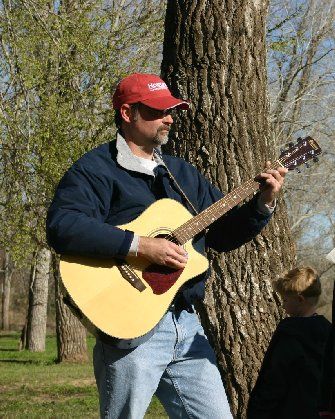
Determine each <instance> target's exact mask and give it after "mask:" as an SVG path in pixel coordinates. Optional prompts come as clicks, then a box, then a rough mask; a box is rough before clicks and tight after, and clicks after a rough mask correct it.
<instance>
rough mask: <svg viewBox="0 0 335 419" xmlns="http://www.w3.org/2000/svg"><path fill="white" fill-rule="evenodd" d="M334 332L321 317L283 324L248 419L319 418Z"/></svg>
mask: <svg viewBox="0 0 335 419" xmlns="http://www.w3.org/2000/svg"><path fill="white" fill-rule="evenodd" d="M330 330H331V323H330V322H329V321H328V320H326V319H325V318H324V317H323V316H319V315H315V316H311V317H288V318H286V319H284V320H282V321H281V322H280V323H279V325H278V327H277V329H276V331H275V333H274V335H273V337H272V339H271V342H270V345H269V347H268V350H267V352H266V354H265V357H264V360H263V364H262V367H261V369H260V372H259V376H258V379H257V381H256V384H255V387H254V389H253V391H252V393H251V396H250V400H249V407H248V416H247V417H248V419H316V418H319V414H318V411H319V409H318V407H319V401H320V400H319V399H320V386H321V377H322V372H323V363H324V357H325V349H326V343H327V340H328V338H329V334H330Z"/></svg>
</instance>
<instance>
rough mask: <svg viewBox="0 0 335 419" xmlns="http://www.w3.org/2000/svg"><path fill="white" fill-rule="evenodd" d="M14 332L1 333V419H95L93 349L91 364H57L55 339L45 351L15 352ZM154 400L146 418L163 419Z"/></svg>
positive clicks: (49, 339) (91, 343)
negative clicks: (41, 418) (75, 418)
mask: <svg viewBox="0 0 335 419" xmlns="http://www.w3.org/2000/svg"><path fill="white" fill-rule="evenodd" d="M18 341H19V335H18V334H17V333H2V334H0V394H1V397H0V398H1V402H0V418H40V417H43V419H44V418H68V417H69V418H70V417H71V418H74V417H77V418H98V417H99V414H98V412H99V404H98V394H97V390H96V386H95V381H94V375H93V367H92V349H93V346H94V338H92V337H89V338H88V341H87V342H88V347H89V354H90V362H89V363H85V364H68V363H66V364H64V363H63V364H56V363H55V359H56V354H57V349H56V338H55V337H54V336H48V337H47V341H46V351H45V352H43V353H36V352H35V353H34V352H29V351H18ZM166 417H167V416H166V414H165V412H164V409H163V407H162V406H161V404H160V403H159V401H158V400H157V399H156V398H154V399H153V400H152V403H151V405H150V407H149V409H148V411H147V414H146V415H145V418H146V419H155V418H166Z"/></svg>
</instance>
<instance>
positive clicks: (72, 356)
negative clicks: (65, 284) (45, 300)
mask: <svg viewBox="0 0 335 419" xmlns="http://www.w3.org/2000/svg"><path fill="white" fill-rule="evenodd" d="M53 272H54V278H55V298H56V332H57V352H58V359H57V360H58V362H63V361H68V362H85V361H87V360H88V355H87V343H86V329H85V328H84V326H83V325H82V324H81V323H80V321H79V320H78V319H77V318H76V317H75V316H74V315H73V314H72V312H71V311H70V309H69V308H68V307H67V306H66V304H65V303H64V301H63V294H62V286H61V277H60V272H59V259H58V257H57V256H56V255H53Z"/></svg>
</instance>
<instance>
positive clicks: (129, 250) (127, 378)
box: [47, 74, 287, 419]
mask: <svg viewBox="0 0 335 419" xmlns="http://www.w3.org/2000/svg"><path fill="white" fill-rule="evenodd" d="M113 107H114V110H115V122H116V125H117V127H118V133H117V136H116V140H115V141H111V142H110V143H108V144H103V145H101V146H99V147H97V148H96V149H94V150H91V151H90V152H88V153H86V154H85V155H84V156H83V157H82V158H81V159H79V160H78V161H77V162H76V163H75V164H74V165H73V166H72V167H71V168H70V169H69V170H68V172H67V173H66V174H65V176H64V177H63V179H62V180H61V182H60V184H59V186H58V188H57V191H56V193H55V197H54V200H53V202H52V204H51V206H50V210H49V213H48V220H47V234H48V240H49V243H50V245H51V246H52V247H53V248H54V249H55V250H56V251H57V252H58V253H61V254H62V255H81V256H85V257H91V258H97V259H104V260H106V259H115V258H116V259H119V260H124V258H126V257H129V256H131V257H134V258H145V259H147V260H148V261H150V262H151V263H153V264H157V265H160V266H163V267H164V268H172V269H174V270H182V269H184V268H185V267H186V265H187V262H188V255H187V254H186V252H185V249H184V247H183V246H181V245H179V244H178V242H177V243H176V242H173V241H170V240H167V239H166V238H164V237H147V236H143V235H140V234H137V233H136V232H134V231H130V230H127V229H126V230H123V229H120V228H118V227H116V226H118V225H122V224H126V223H129V222H130V221H132V220H134V219H136V218H137V217H138V216H140V215H141V214H142V213H143V211H144V210H145V209H146V208H148V207H149V206H150V205H151V204H153V203H154V202H156V201H157V200H159V199H162V198H171V199H173V200H175V201H178V202H180V203H181V204H182V205H183V206H185V207H186V208H187V209H188V210H189V211H190V212H191V213H192V214H193V215H194V211H197V212H200V211H204V210H205V209H206V208H208V207H209V206H210V205H212V204H213V203H214V202H216V201H218V200H219V199H221V198H222V197H223V194H222V193H221V192H220V191H219V190H218V189H217V188H215V187H214V186H212V185H211V184H210V183H209V182H208V181H207V180H206V179H205V178H204V177H203V176H202V175H201V174H200V173H199V172H198V171H197V170H196V169H195V168H194V167H193V166H191V165H190V164H189V163H187V162H185V161H184V160H182V159H180V158H176V157H172V156H167V155H162V154H161V152H160V146H161V145H163V144H165V143H166V142H167V140H168V135H169V130H170V128H171V125H172V124H173V116H172V115H173V112H176V111H180V110H187V109H188V108H189V104H188V102H186V101H184V100H182V99H178V98H175V97H174V96H172V94H171V92H170V91H169V89H168V87H167V86H166V84H165V83H164V81H163V80H161V79H160V78H159V77H157V76H155V75H152V74H132V75H130V76H128V77H126V78H124V79H123V80H121V82H120V83H119V85H118V86H117V89H116V91H115V93H114V96H113ZM267 167H268V168H267V169H266V170H265V171H264V172H263V173H261V174H260V175H259V176H258V179H257V180H258V181H259V182H260V183H261V187H260V191H259V192H258V193H257V194H256V195H255V196H254V197H253V198H252V199H251V200H250V201H248V202H247V203H245V204H244V205H242V206H241V207H235V208H233V209H231V210H230V211H229V212H228V213H227V214H226V215H225V216H223V217H220V218H219V219H218V220H216V221H215V222H213V224H212V225H211V226H210V227H209V228H208V230H207V231H206V232H205V231H203V232H201V233H199V234H197V235H196V237H195V238H194V240H193V246H194V248H195V249H196V250H197V251H198V252H200V253H204V250H205V247H211V248H213V249H215V250H217V251H219V252H226V251H230V250H232V249H235V248H237V247H239V246H241V245H243V244H244V243H246V242H248V241H249V240H251V239H252V238H254V237H255V236H256V235H257V234H258V233H259V232H260V231H261V229H262V228H263V227H264V226H265V225H266V224H267V223H268V221H269V219H270V217H271V214H272V212H273V208H274V206H275V198H276V195H277V194H278V192H279V191H280V189H281V187H282V184H283V181H284V176H285V174H286V172H287V170H286V169H285V168H283V167H278V168H277V169H276V170H273V169H270V168H269V167H270V166H267ZM185 196H186V198H185ZM165 216H166V218H169V216H173V214H169V213H166V215H165ZM190 262H191V261H190ZM190 262H189V263H190ZM207 276H208V275H207ZM205 279H206V275H205V274H202V275H199V276H197V277H195V278H192V279H191V280H190V281H188V282H186V283H185V284H184V285H183V287H181V289H180V290H179V292H178V293H177V295H176V297H175V298H174V300H173V302H172V304H171V305H170V307H169V309H168V310H167V312H166V314H165V315H164V316H163V318H162V319H161V321H160V322H159V323H158V325H157V326H156V327H155V328H154V329H153V330H152V331H151V332H150V333H148V334H145V335H144V336H141V337H139V338H136V339H133V340H132V339H128V340H122V339H120V340H119V341H116V342H115V344H108V343H106V342H103V341H102V340H100V339H97V343H96V346H95V348H94V370H95V376H96V381H97V386H98V390H99V396H100V410H101V417H104V418H133V419H139V418H141V417H143V416H144V414H145V411H146V409H147V407H148V405H149V403H150V400H151V398H152V396H153V394H156V395H157V397H158V398H159V399H160V401H161V403H162V404H163V406H164V408H165V409H166V411H167V413H168V415H169V417H173V418H177V417H178V418H189V417H196V418H207V417H208V418H211V419H219V418H220V419H222V418H231V417H232V416H231V413H230V408H229V404H228V401H227V397H226V394H225V390H224V386H223V383H222V380H221V377H220V374H219V371H218V368H217V366H216V360H215V354H214V351H213V349H212V348H211V346H210V344H209V343H208V341H207V338H206V336H205V334H204V331H203V329H202V327H201V325H200V323H199V320H198V317H197V315H196V313H195V312H194V309H193V303H194V301H195V300H197V299H201V298H203V296H204V282H205ZM92 281H94V278H92ZM111 281H112V278H111ZM120 298H121V297H120ZM119 315H120V316H122V313H120V314H119ZM138 316H141V312H139V313H138ZM112 320H113V319H111V321H112Z"/></svg>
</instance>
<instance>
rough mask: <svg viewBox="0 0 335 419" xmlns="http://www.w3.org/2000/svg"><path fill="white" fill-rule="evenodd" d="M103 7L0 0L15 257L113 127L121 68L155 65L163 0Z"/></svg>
mask: <svg viewBox="0 0 335 419" xmlns="http://www.w3.org/2000/svg"><path fill="white" fill-rule="evenodd" d="M101 6H102V3H101V2H100V1H80V2H79V1H76V0H73V1H72V0H71V1H70V0H67V1H61V2H59V1H48V2H45V1H42V0H36V1H30V0H29V1H25V0H22V1H17V2H11V1H8V0H7V1H1V2H0V31H1V46H0V48H1V51H0V70H1V73H2V75H3V77H2V78H1V81H0V93H1V94H0V130H1V154H0V158H1V161H0V167H1V169H2V173H1V190H2V192H3V195H4V196H5V199H4V200H3V202H2V208H1V212H0V217H1V218H0V220H1V222H2V225H4V226H5V228H4V230H3V234H2V236H1V242H2V245H3V246H8V248H10V249H11V251H12V253H13V255H14V257H15V259H16V260H18V261H21V263H27V261H29V258H30V257H31V255H32V254H33V252H34V251H35V250H36V248H38V249H43V248H46V246H47V244H46V239H45V232H44V230H45V227H44V226H45V217H46V211H47V208H48V206H49V204H50V201H51V198H52V196H53V191H54V189H55V186H56V185H57V183H58V181H59V179H60V177H61V176H62V175H63V173H64V172H65V171H66V169H67V168H68V167H69V166H70V165H71V163H72V162H73V161H75V160H76V159H77V158H78V157H80V156H81V155H82V154H83V153H84V152H85V151H87V150H88V149H91V148H92V147H94V146H95V145H97V144H100V143H103V142H106V141H109V140H110V139H111V138H112V136H113V135H114V131H115V128H114V126H113V114H112V112H111V107H110V92H111V90H113V89H114V87H115V85H116V83H117V82H118V81H119V79H120V78H121V77H122V76H123V75H124V74H125V73H128V72H131V71H136V70H142V71H145V70H149V69H153V70H154V69H155V65H156V66H157V65H158V58H157V62H156V61H155V59H152V57H156V56H157V57H159V48H160V45H161V35H162V29H163V28H162V26H161V25H160V24H159V22H160V20H161V15H162V12H163V7H164V2H163V1H161V0H148V1H132V2H130V1H125V0H119V1H104V2H103V7H101ZM144 40H145V42H144ZM155 51H157V53H155ZM5 192H6V193H5ZM31 271H32V272H33V270H31ZM45 284H47V282H46V281H45ZM57 301H58V302H59V301H60V298H59V297H57ZM57 307H59V304H57ZM58 318H59V319H61V318H63V317H61V316H58ZM64 319H65V317H64ZM70 323H71V324H74V322H72V321H71V322H70ZM68 327H70V325H69V326H68ZM74 327H78V326H77V325H75V326H74ZM65 329H66V327H64V328H59V329H58V331H59V332H61V331H62V330H65ZM59 342H62V344H66V342H68V341H67V340H66V339H65V338H64V339H63V338H62V339H59ZM69 344H70V343H69ZM83 347H84V345H83V344H79V345H78V348H83ZM66 352H67V351H66V350H64V351H63V350H61V351H60V353H66Z"/></svg>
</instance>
